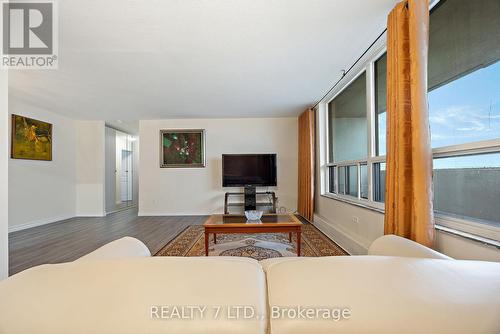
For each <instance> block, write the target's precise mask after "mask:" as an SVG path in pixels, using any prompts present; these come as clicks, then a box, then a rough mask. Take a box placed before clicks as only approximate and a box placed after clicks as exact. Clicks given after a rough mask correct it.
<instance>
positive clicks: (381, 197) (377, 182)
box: [373, 162, 386, 203]
mask: <svg viewBox="0 0 500 334" xmlns="http://www.w3.org/2000/svg"><path fill="white" fill-rule="evenodd" d="M385 175H386V174H385V162H378V163H375V164H373V200H374V201H375V202H381V203H383V202H384V201H385Z"/></svg>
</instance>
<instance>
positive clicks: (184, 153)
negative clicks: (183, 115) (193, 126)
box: [160, 129, 205, 168]
mask: <svg viewBox="0 0 500 334" xmlns="http://www.w3.org/2000/svg"><path fill="white" fill-rule="evenodd" d="M160 167H162V168H184V167H205V130H203V129H198V130H160Z"/></svg>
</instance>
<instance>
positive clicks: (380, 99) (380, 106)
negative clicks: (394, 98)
mask: <svg viewBox="0 0 500 334" xmlns="http://www.w3.org/2000/svg"><path fill="white" fill-rule="evenodd" d="M386 117H387V54H384V55H383V56H382V57H380V58H379V59H378V60H377V61H376V62H375V154H376V155H385V146H386Z"/></svg>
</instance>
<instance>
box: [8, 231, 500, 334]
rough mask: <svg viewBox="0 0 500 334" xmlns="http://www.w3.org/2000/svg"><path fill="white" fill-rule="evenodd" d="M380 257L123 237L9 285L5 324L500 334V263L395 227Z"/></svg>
mask: <svg viewBox="0 0 500 334" xmlns="http://www.w3.org/2000/svg"><path fill="white" fill-rule="evenodd" d="M369 254H370V255H368V256H351V257H348V256H337V257H323V258H280V259H270V260H265V261H261V262H260V263H259V262H257V261H254V260H251V259H246V258H234V257H208V258H205V257H200V258H177V257H150V256H149V255H150V254H149V251H147V248H145V246H144V245H143V244H142V243H141V242H140V241H138V240H137V239H133V238H126V239H120V240H117V241H114V242H112V243H110V244H108V245H105V246H104V247H102V248H100V249H98V250H96V251H95V252H93V253H90V254H88V255H86V256H85V257H83V258H81V259H80V260H77V261H75V262H72V263H64V264H52V265H43V266H39V267H35V268H31V269H28V270H26V271H24V272H22V273H19V274H17V275H14V276H12V277H10V278H8V279H6V280H4V281H2V282H0V333H9V334H10V333H12V334H18V333H37V334H45V333H50V334H57V333H64V334H70V333H82V334H83V333H94V334H99V333H120V334H127V333H183V334H184V333H273V334H295V333H297V334H298V333H398V334H399V333H500V317H499V315H500V264H499V263H491V262H480V261H456V260H452V259H450V258H449V257H446V256H444V255H443V254H440V253H437V252H435V251H432V250H430V249H428V248H426V247H423V246H421V245H418V244H416V243H414V242H412V241H409V240H406V239H402V238H399V237H395V236H384V237H382V238H380V239H378V240H376V241H375V242H374V243H373V245H372V246H371V247H370V250H369ZM197 306H199V307H206V309H205V310H204V311H203V312H202V311H201V310H200V309H198V310H196V307H197ZM175 310H178V311H184V312H185V314H184V316H185V319H180V317H181V314H178V315H179V316H176V315H177V314H176V313H175ZM189 310H191V313H190V311H189ZM326 311H328V313H327V312H326ZM237 312H240V313H239V314H238V313H237ZM245 312H246V313H245ZM294 312H295V313H294ZM300 312H310V314H311V315H312V317H310V318H309V317H307V314H304V318H302V317H301V316H300V314H301V313H300ZM326 315H328V319H323V318H324V317H326Z"/></svg>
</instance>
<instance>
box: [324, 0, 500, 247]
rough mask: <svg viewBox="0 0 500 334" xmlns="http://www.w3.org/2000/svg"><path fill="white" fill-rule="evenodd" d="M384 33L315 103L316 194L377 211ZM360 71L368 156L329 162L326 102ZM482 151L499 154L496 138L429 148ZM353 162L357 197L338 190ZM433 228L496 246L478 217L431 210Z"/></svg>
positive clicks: (498, 238) (493, 229)
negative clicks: (364, 187)
mask: <svg viewBox="0 0 500 334" xmlns="http://www.w3.org/2000/svg"><path fill="white" fill-rule="evenodd" d="M438 2H439V0H433V1H432V2H431V6H430V8H432V7H434V6H435V5H436V4H437V3H438ZM386 43H387V33H384V34H383V35H382V37H381V38H380V39H379V40H378V41H377V42H376V43H374V45H373V46H372V47H371V49H370V50H368V51H367V52H366V53H365V55H364V56H363V57H362V58H361V59H360V60H359V62H358V64H357V65H355V66H354V67H353V68H352V69H351V71H350V72H349V73H347V74H346V75H345V76H344V77H343V78H342V79H341V80H340V81H339V84H338V85H337V87H336V88H335V89H333V90H332V91H331V92H330V93H329V94H328V95H326V96H325V97H324V98H323V99H322V100H321V101H320V103H319V104H318V106H317V115H318V117H317V123H318V124H317V125H318V146H319V162H320V163H319V182H320V196H322V197H326V198H330V199H333V200H337V201H341V202H345V203H349V204H353V205H356V206H359V207H363V208H366V209H369V210H373V211H376V212H379V213H385V203H383V202H382V203H381V202H376V201H375V200H374V189H373V186H374V184H373V178H374V174H373V173H374V164H376V163H386V162H387V161H386V156H385V155H382V156H377V155H376V147H375V145H376V140H377V139H376V137H375V136H376V129H375V125H376V119H375V117H376V115H375V113H376V105H375V94H376V91H375V62H376V61H377V60H378V59H379V58H380V57H382V56H383V55H384V54H385V53H386V51H387V47H386ZM363 72H365V73H366V99H367V103H366V107H367V110H366V112H367V138H368V140H367V145H368V147H367V148H368V150H367V152H368V156H367V157H366V159H358V160H350V161H340V162H331V161H329V159H330V157H329V152H330V150H329V149H330V147H329V145H330V143H329V117H328V104H329V103H330V102H331V101H332V100H333V99H335V98H336V97H337V96H338V95H339V94H340V93H342V92H343V91H344V90H345V89H346V88H347V87H349V85H350V84H351V83H352V82H353V81H354V80H356V79H357V78H358V77H359V76H360V75H361V74H363ZM484 153H500V138H497V139H492V140H485V141H477V142H472V143H465V144H459V145H452V146H444V147H438V148H433V149H432V154H433V159H436V158H448V157H458V156H464V155H476V154H484ZM362 164H366V166H367V173H368V175H367V176H368V199H365V198H362V197H361V189H360V188H361V173H360V172H361V170H360V168H361V167H360V165H362ZM352 165H357V170H358V196H357V197H353V196H350V195H343V194H340V193H339V192H338V188H337V187H338V182H337V181H338V175H339V173H338V167H346V168H347V167H348V166H352ZM330 168H334V169H335V170H334V175H335V176H336V180H334V186H335V190H336V192H334V193H332V192H330V191H329V185H330V183H329V182H330V180H329V177H330ZM435 223H436V229H437V230H441V231H445V232H448V233H454V232H455V233H454V234H456V235H458V236H461V237H466V238H469V239H473V240H476V241H480V242H483V243H487V244H491V245H494V246H496V247H500V227H499V226H494V225H491V224H485V223H481V222H479V221H478V220H475V219H474V218H472V217H471V219H463V218H458V217H455V216H453V215H452V214H446V213H442V212H435Z"/></svg>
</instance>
